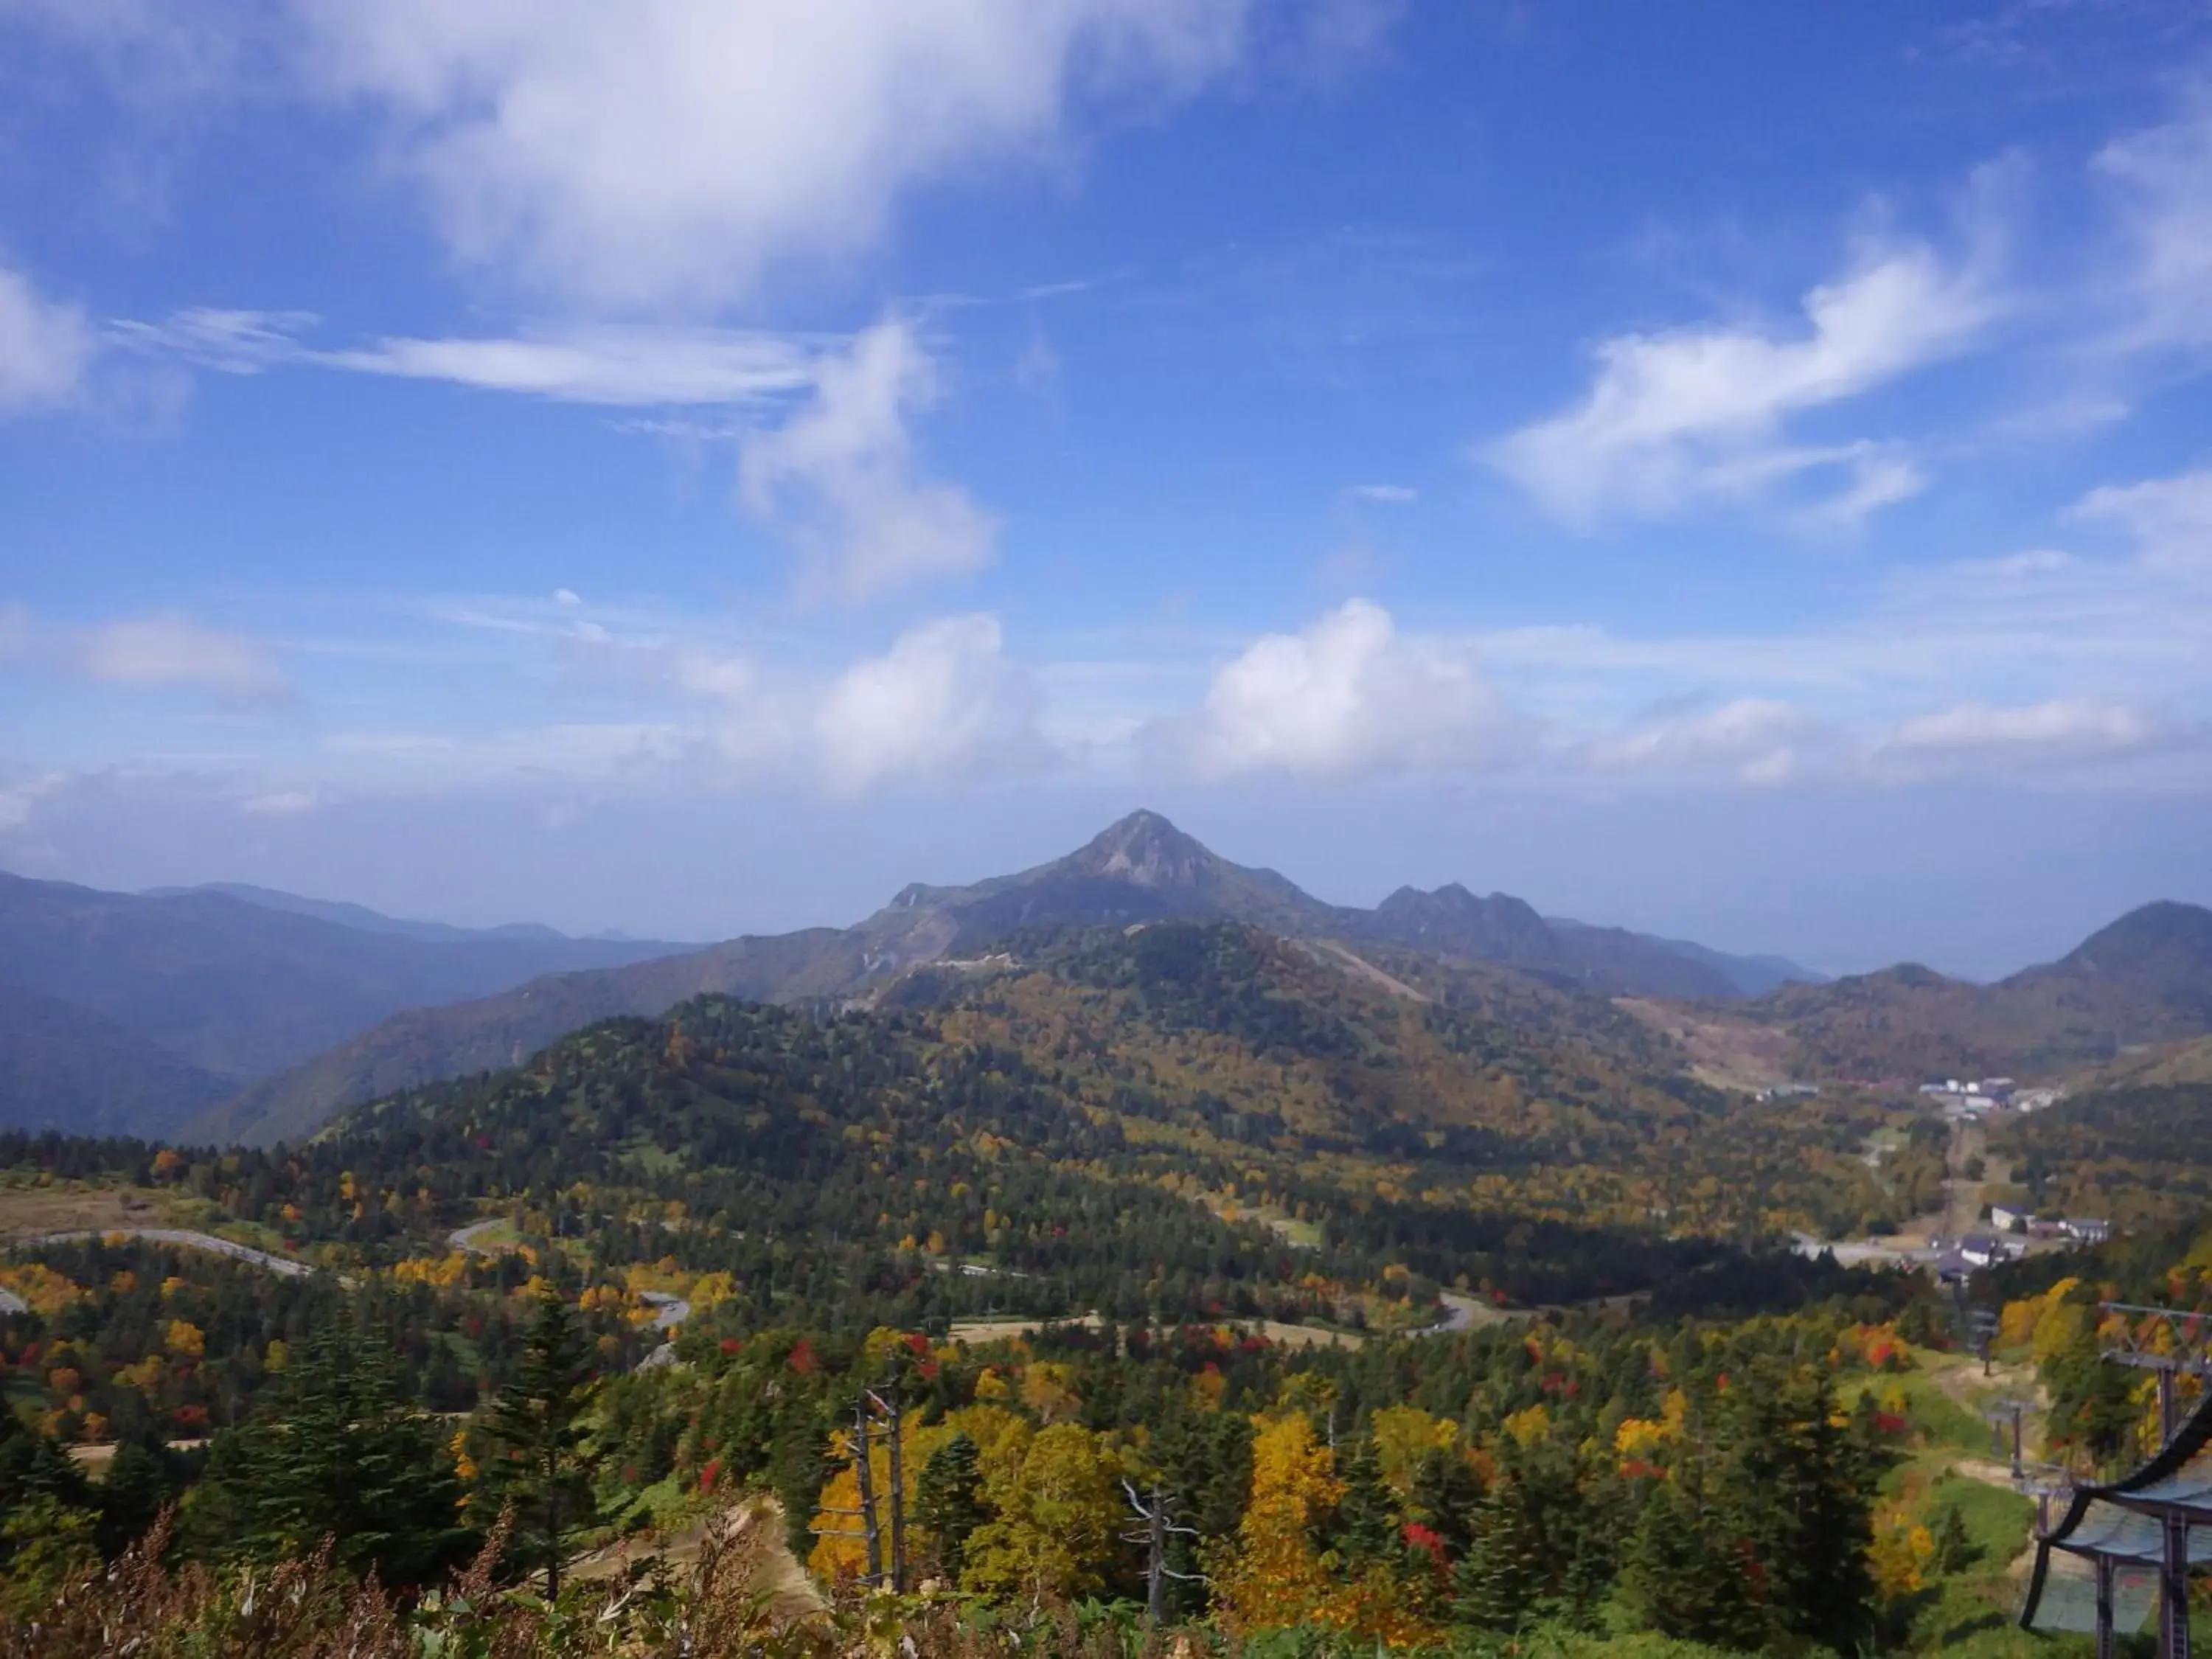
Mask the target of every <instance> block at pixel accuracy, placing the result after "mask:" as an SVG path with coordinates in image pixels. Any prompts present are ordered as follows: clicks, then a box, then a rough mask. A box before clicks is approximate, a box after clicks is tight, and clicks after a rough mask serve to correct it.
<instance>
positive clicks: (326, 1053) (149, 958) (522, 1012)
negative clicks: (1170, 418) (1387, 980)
mask: <svg viewBox="0 0 2212 1659" xmlns="http://www.w3.org/2000/svg"><path fill="white" fill-rule="evenodd" d="M1158 921H1207V922H1237V923H1242V924H1244V925H1246V926H1248V927H1255V928H1259V929H1261V930H1263V931H1264V932H1267V933H1273V934H1276V935H1279V936H1281V937H1285V938H1289V939H1299V940H1307V941H1323V942H1328V945H1329V946H1330V948H1332V949H1335V950H1339V951H1344V952H1347V953H1349V957H1350V959H1351V960H1352V961H1353V962H1355V963H1359V962H1361V961H1362V959H1363V958H1364V964H1365V967H1366V968H1373V964H1375V963H1380V962H1383V961H1384V960H1385V959H1386V957H1388V954H1389V953H1390V952H1398V953H1404V952H1408V951H1411V952H1416V953H1419V954H1420V956H1421V957H1423V958H1425V959H1432V960H1433V959H1442V960H1446V961H1458V962H1468V963H1485V964H1493V965H1496V966H1500V967H1503V968H1505V969H1511V970H1514V971H1516V972H1517V973H1519V974H1521V975H1527V976H1528V977H1530V978H1532V979H1534V980H1536V981H1541V982H1542V983H1544V984H1545V985H1546V986H1547V987H1549V988H1550V989H1551V990H1553V991H1554V992H1557V993H1560V994H1567V995H1570V996H1579V997H1582V998H1584V999H1587V1000H1593V1001H1594V1002H1595V1001H1596V1000H1601V999H1608V998H1621V999H1628V1000H1632V1001H1633V1003H1634V1005H1635V1006H1638V1008H1639V1010H1641V1011H1644V1012H1645V1014H1646V1018H1650V1019H1652V1020H1653V1023H1654V1024H1657V1025H1659V1026H1661V1027H1662V1029H1666V1030H1668V1031H1669V1033H1670V1035H1671V1036H1674V1037H1675V1038H1677V1039H1680V1040H1681V1041H1682V1042H1683V1043H1684V1046H1685V1048H1686V1051H1687V1052H1688V1053H1689V1054H1692V1055H1696V1054H1700V1053H1704V1052H1705V1051H1706V1050H1707V1049H1710V1048H1712V1047H1714V1046H1715V1045H1717V1046H1718V1047H1719V1048H1723V1049H1726V1048H1729V1046H1730V1045H1731V1044H1734V1045H1736V1046H1738V1047H1747V1048H1755V1049H1757V1050H1758V1051H1759V1053H1761V1054H1763V1055H1764V1056H1765V1062H1766V1064H1767V1065H1768V1066H1769V1068H1770V1069H1771V1068H1772V1065H1773V1059H1774V1056H1775V1055H1777V1054H1784V1055H1786V1056H1787V1057H1788V1060H1789V1067H1790V1070H1791V1071H1792V1073H1794V1074H1798V1075H1807V1076H1827V1077H1868V1078H1875V1077H1893V1076H1905V1075H1926V1074H1939V1073H1946V1072H1948V1071H1954V1070H1957V1071H1975V1072H1978V1073H1980V1072H1987V1071H1991V1070H2002V1069H2011V1070H2015V1071H2027V1070H2040V1069H2046V1068H2051V1067H2057V1066H2062V1065H2069V1064H2089V1063H2094V1062H2096V1061H2097V1060H2103V1059H2106V1058H2109V1057H2110V1056H2111V1055H2112V1054H2116V1053H2118V1052H2119V1051H2120V1050H2121V1049H2122V1048H2125V1047H2126V1046H2127V1045H2130V1044H2134V1043H2142V1042H2166V1041H2170V1040H2173V1039H2177V1038H2180V1037H2185V1036H2194V1035H2197V1034H2199V1033H2202V1032H2204V1031H2208V1030H2212V912H2206V911H2203V910H2202V909H2198V908H2195V907H2192V906H2189V905H2178V904H2167V905H2154V906H2150V907H2147V908H2145V909H2143V910H2140V911H2137V912H2135V913H2134V914H2133V915H2130V916H2128V917H2125V918H2123V919H2122V920H2121V921H2119V922H2117V923H2115V924H2113V926H2112V927H2109V928H2106V929H2105V930H2104V931H2103V932H2101V933H2098V934H2097V935H2095V936H2094V937H2093V938H2092V939H2089V940H2087V941H2086V942H2085V943H2084V944H2083V945H2081V948H2080V949H2079V950H2077V951H2074V952H2072V953H2071V954H2069V956H2068V957H2065V958H2063V960H2062V961H2060V962H2058V963H2051V964H2050V965H2049V966H2048V967H2045V968H2039V969H2029V970H2028V971H2027V973H2025V974H2021V975H2015V977H2014V978H2013V979H2011V980H2008V981H2004V982H2003V983H2002V985H1999V986H1994V987H1978V986H1972V985H1966V984H1964V983H1962V982H1960V981H1951V980H1947V979H1944V978H1943V977H1942V976H1941V975H1936V974H1933V973H1930V972H1929V970H1927V969H1918V968H1911V967H1907V968H1899V969H1888V970H1886V971H1885V972H1884V973H1882V974H1876V975H1859V976H1857V977H1854V978H1851V979H1845V980H1841V981H1835V982H1834V983H1832V984H1820V983H1814V982H1812V981H1814V975H1809V974H1806V973H1804V972H1803V971H1802V969H1797V968H1796V966H1795V964H1793V963H1789V962H1787V961H1784V960H1782V959H1780V958H1777V957H1735V956H1729V955H1726V954H1724V953H1723V952H1720V951H1712V950H1710V949H1707V948H1705V947H1704V946H1700V945H1694V944H1689V943H1686V942H1683V941H1679V940H1670V939H1659V938H1655V937H1653V936H1650V935H1648V934H1642V933H1631V932H1628V931H1626V930H1625V929H1620V928H1611V927H1592V926H1589V925H1587V924H1584V923H1581V922H1576V921H1565V920H1560V919H1547V918H1545V917H1544V916H1542V915H1539V914H1538V913H1537V912H1536V910H1535V909H1534V908H1532V907H1531V906H1529V905H1528V904H1527V903H1525V902H1522V900H1520V899H1517V898H1514V897H1512V896H1509V895H1505V894H1502V893H1492V894H1491V895H1489V896H1486V897H1484V896H1477V895H1476V894H1474V893H1473V892H1472V891H1470V890H1468V889H1467V888H1465V887H1463V886H1461V885H1458V884H1450V885H1447V886H1444V887H1440V888H1437V890H1434V891H1431V892H1422V891H1419V890H1416V889H1413V888H1411V887H1404V888H1401V889H1399V890H1397V891H1396V892H1395V893H1393V894H1391V895H1390V896H1389V897H1388V898H1386V899H1385V900H1383V902H1382V903H1381V904H1379V905H1377V906H1376V907H1375V908H1372V909H1364V908H1358V907H1352V906H1342V905H1332V904H1328V903H1325V902H1322V901H1321V900H1319V899H1316V898H1315V897H1314V896H1311V895H1310V894H1309V893H1307V892H1305V891H1304V890H1302V889H1301V888H1299V887H1298V886H1297V884H1295V883H1293V882H1291V881H1290V880H1289V879H1288V878H1285V877H1284V876H1282V875H1279V874H1278V873H1277V872H1273V871H1272V870H1262V869H1252V868H1248V867H1246V866H1242V865H1237V864H1234V863H1231V862H1230V861H1229V860H1226V859H1224V858H1221V857H1219V856H1218V854H1214V853H1212V851H1210V850H1209V849H1208V848H1206V847H1204V846H1203V845H1201V844H1200V842H1197V841H1195V840H1194V839H1193V838H1192V837H1190V836H1187V835H1185V834H1183V833H1182V831H1181V830H1179V829H1176V827H1175V826H1174V825H1173V824H1172V823H1169V822H1168V821H1167V820H1166V819H1165V818H1164V817H1160V816H1159V815H1158V814H1157V813H1154V812H1143V811H1140V812H1136V813H1133V814H1131V815H1130V816H1129V817H1125V818H1123V819H1121V821H1119V822H1118V823H1115V824H1112V825H1111V826H1109V828H1108V829H1105V830H1104V831H1103V832H1102V833H1101V834H1100V835H1098V836H1097V837H1095V838H1094V839H1093V840H1091V842H1088V843H1087V844H1085V846H1083V847H1081V848H1078V849H1077V850H1076V851H1074V852H1073V853H1071V854H1068V855H1066V857H1064V858H1060V859H1055V860H1052V861H1051V862H1049V863H1047V864H1042V865H1039V866H1036V867H1035V868H1032V869H1030V870H1025V871H1022V872H1018V873H1016V874H1012V875H1008V876H1001V877H997V878H993V879H990V880H987V881H983V882H979V883H976V884H974V885H971V886H964V887H939V886H930V885H926V884H915V885H913V886H909V887H908V888H906V889H904V890H902V891H901V892H900V893H899V894H898V895H897V896H896V897H894V898H893V899H892V901H891V902H890V903H889V904H888V905H886V906H884V908H882V909H881V910H878V912H876V913H875V914H874V915H872V916H870V917H868V918H867V919H866V921H862V922H860V923H859V924H858V925H857V926H854V927H847V928H829V927H821V928H812V929H807V930H805V931H802V932H799V933H785V934H777V935H772V936H765V937H757V938H744V939H731V940H727V941H725V942H723V943H721V944H719V945H708V946H705V947H703V948H702V947H697V946H680V945H671V944H666V943H658V944H657V943H653V942H651V941H632V940H610V939H568V938H566V937H564V936H562V935H559V934H556V933H552V932H551V931H550V929H538V928H528V927H524V928H501V929H495V930H489V931H485V932H471V931H469V930H465V929H458V928H448V927H442V926H441V925H439V924H434V923H416V922H404V921H394V920H392V918H389V917H385V916H380V915H377V914H376V913H375V912H374V911H368V910H362V909H361V908H359V907H356V906H349V905H340V904H332V903H327V902H321V901H315V900H307V899H300V898H296V897H294V896H291V895H288V894H281V893H273V892H270V891H268V890H263V889H258V888H236V887H234V888H227V889H221V890H210V889H195V890H190V891H185V892H180V893H179V892H167V893H158V894H147V895H137V896H132V895H122V894H112V893H99V892H94V891H93V890H88V889H85V888H79V887H70V886H66V885H63V884H56V883H45V882H32V881H25V880H22V879H20V878H13V877H5V878H0V1005H4V1006H0V1122H12V1123H16V1124H68V1125H73V1126H75V1125H90V1124H97V1125H99V1126H100V1127H103V1128H106V1129H109V1130H116V1131H120V1130H129V1131H131V1132H134V1133H154V1134H164V1135H170V1136H174V1137H176V1138H180V1139H217V1140H232V1139H243V1140H248V1141H252V1142H261V1143H265V1142H269V1141H273V1140H276V1139H296V1138H298V1137H300V1136H302V1135H305V1134H308V1133H313V1131H314V1130H315V1129H316V1128H318V1127H319V1126H320V1125H322V1124H323V1123H325V1122H326V1121H328V1120H329V1119H330V1117H331V1115H333V1114H334V1113H335V1112H337V1111H338V1110H340V1109H343V1108H344V1107H346V1106H349V1105H352V1104H355V1103H360V1102H362V1101H367V1100H371V1099H376V1098H380V1097H384V1096H387V1095H390V1094H392V1093H395V1092H398V1091H401V1090H404V1089H408V1088H411V1087H415V1086H417V1085H422V1084H426V1083H430V1082H435V1081H437V1080H439V1079H446V1078H452V1077H457V1076H463V1075H467V1074H471V1073H477V1072H485V1071H493V1070H497V1069H500V1068H501V1067H504V1066H512V1065H514V1064H517V1063H519V1062H520V1061H521V1060H524V1059H526V1058H527V1057H528V1056H529V1055H530V1054H533V1053H535V1052H536V1051H537V1050H538V1049H539V1048H543V1047H544V1046H545V1045H546V1044H548V1043H550V1042H552V1041H554V1040H555V1039H556V1038H557V1037H559V1036H562V1035H563V1034H565V1033H567V1032H568V1031H572V1030H577V1029H578V1028H580V1027H581V1026H584V1025H587V1024H591V1023H592V1022H593V1021H596V1020H600V1019H604V1018H609V1017H611V1016H616V1015H641V1016H647V1017H657V1016H659V1014H661V1013H662V1012H665V1010H667V1009H669V1008H671V1007H672V1006H675V1005H676V1004H678V1003H679V1002H682V1001H684V1000H687V999H689V998H692V997H696V996H699V995H702V994H722V995H727V996H734V997H738V998H742V999H746V1000H756V1001H765V1002H781V1003H786V1004H799V1005H806V1006H824V1007H826V1006H839V1005H846V1004H854V1003H858V1004H868V1003H872V1002H876V1001H879V1000H882V999H883V998H884V996H885V995H886V994H890V993H891V992H893V991H894V990H895V988H896V987H898V986H900V985H901V984H902V982H904V981H906V980H907V979H908V978H909V977H910V976H911V975H913V974H914V973H915V971H916V970H918V969H924V968H927V967H930V966H932V965H937V966H939V967H942V968H945V969H948V970H950V971H954V972H959V971H964V970H963V969H962V967H961V964H963V963H969V962H972V961H974V960H975V959H976V958H979V957H985V956H987V955H989V954H992V953H994V951H998V950H999V949H1000V947H1001V946H1002V945H1003V944H1004V942H1005V941H1006V939H1008V937H1009V936H1010V935H1013V934H1017V933H1022V932H1024V930H1036V929H1040V928H1066V927H1076V928H1097V927H1134V926H1137V925H1139V924H1143V923H1148V922H1158ZM1363 970H1364V969H1363ZM1373 970H1374V971H1377V972H1381V971H1383V969H1379V968H1374V969H1373ZM1653 1011H1657V1012H1653ZM1692 1028H1695V1029H1696V1030H1697V1031H1699V1033H1701V1034H1702V1036H1701V1037H1700V1039H1699V1041H1691V1040H1689V1039H1690V1033H1691V1031H1692ZM1705 1038H1710V1039H1711V1041H1710V1042H1706V1041H1705ZM1701 1045H1702V1046H1701ZM1680 1052H1681V1051H1680V1050H1674V1049H1670V1050H1669V1053H1670V1054H1674V1055H1675V1056H1676V1058H1675V1059H1674V1060H1669V1061H1668V1066H1670V1067H1673V1066H1676V1065H1678V1064H1679V1057H1680ZM1718 1069H1723V1070H1725V1069H1726V1068H1724V1067H1723V1068H1718Z"/></svg>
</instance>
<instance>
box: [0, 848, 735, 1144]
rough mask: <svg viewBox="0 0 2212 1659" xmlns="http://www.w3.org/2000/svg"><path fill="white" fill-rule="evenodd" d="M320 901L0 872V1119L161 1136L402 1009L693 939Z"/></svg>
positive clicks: (629, 958) (627, 959)
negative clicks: (608, 935)
mask: <svg viewBox="0 0 2212 1659" xmlns="http://www.w3.org/2000/svg"><path fill="white" fill-rule="evenodd" d="M318 909H327V910H331V911H337V912H342V913H346V914H347V915H351V913H353V912H354V911H355V909H356V907H353V906H331V907H318V906H317V905H316V904H315V902H314V901H312V900H301V899H294V898H291V897H290V896H289V895H282V894H266V893H263V892H262V891H261V890H257V889H248V890H245V892H243V893H240V892H236V891H217V890H204V889H202V890H191V891H188V892H171V893H161V894H131V893H109V892H101V891H99V890H95V889H93V888H88V887H78V886H74V885H71V884H68V883H64V882H51V881H31V880H27V879H24V878H21V877H17V876H9V875H0V1122H6V1123H9V1124H15V1125H19V1126H26V1127H85V1126H88V1125H92V1124H97V1125H100V1127H103V1128H107V1129H113V1130H125V1129H127V1130H130V1131H132V1132H134V1133H166V1132H167V1131H169V1130H173V1129H174V1128H175V1127H177V1126H178V1125H179V1124H180V1123H181V1122H183V1121H185V1119H186V1118H188V1117H191V1116H192V1115H195V1114H197V1113H198V1112H200V1111H202V1110H203V1109H205V1108H206V1107H207V1106H208V1105H209V1104H210V1102H211V1101H213V1100H219V1099H222V1098H223V1097H227V1096H229V1095H232V1094H234V1093H236V1092H237V1091H238V1090H239V1089H240V1087H241V1086H243V1085H246V1083H249V1082H251V1081H252V1080H254V1079H258V1078H264V1077H267V1076H269V1075H270V1074H271V1073H276V1072H280V1071H283V1070H285V1069H288V1068H289V1067H291V1066H296V1065H298V1064H299V1063H301V1061H303V1060H307V1059H308V1058H310V1057H311V1056H313V1055H314V1054H319V1053H320V1052H321V1051H323V1050H324V1049H325V1048H330V1047H331V1045H332V1044H334V1043H337V1042H343V1040H344V1039H346V1038H347V1037H349V1036H353V1035H355V1034H356V1033H357V1032H359V1031H361V1030H363V1029H364V1028H366V1027H368V1026H369V1025H372V1024H375V1023H376V1022H377V1021H379V1020H381V1019H384V1018H387V1017H389V1016H390V1015H392V1014H393V1013H396V1012H398V1011H399V1010H401V1009H403V1008H409V1007H415V1006H420V1005H422V1004H424V1003H432V1002H451V1001H457V1000H461V999H464V998H470V997H481V996H484V995H487V994H491V993H493V992H497V991H502V990H506V989H507V988H508V987H513V986H516V985H520V984H522V983H524V982H526V981H529V980H532V979H536V978H538V977H540V976H541V975H546V974H555V973H562V972H568V971H572V970H574V969H585V968H594V967H606V966H615V965H618V964H623V963H635V962H638V961H641V960H642V959H645V958H647V957H654V956H665V955H666V954H668V953H669V952H670V951H681V950H687V949H690V948H692V947H690V946H687V945H670V944H665V943H654V942H650V941H638V942H616V941H611V940H604V939H568V938H566V937H564V936H562V935H561V934H558V933H552V932H551V931H550V930H545V931H544V932H543V933H538V932H534V931H532V932H524V933H518V932H516V931H514V930H509V929H500V930H496V931H494V932H490V933H471V932H468V931H467V930H465V929H459V928H455V929H447V930H442V931H436V932H433V933H428V934H425V933H421V932H418V931H416V930H417V929H418V928H420V927H423V926H427V925H426V924H415V923H405V922H394V921H391V920H390V919H389V918H386V917H381V916H377V915H375V913H374V912H373V911H360V912H359V915H360V916H362V917H368V918H371V919H372V920H373V921H374V926H372V925H368V924H366V923H362V922H361V921H356V920H343V921H341V920H334V919H332V917H331V915H327V914H316V913H315V912H316V911H317V910H318Z"/></svg>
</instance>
